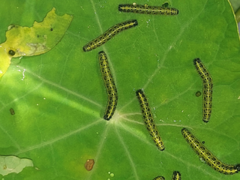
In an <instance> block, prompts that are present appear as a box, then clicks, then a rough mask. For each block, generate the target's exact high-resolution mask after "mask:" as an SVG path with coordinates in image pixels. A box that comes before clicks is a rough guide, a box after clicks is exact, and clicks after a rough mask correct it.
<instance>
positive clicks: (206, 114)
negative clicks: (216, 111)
mask: <svg viewBox="0 0 240 180" xmlns="http://www.w3.org/2000/svg"><path fill="white" fill-rule="evenodd" d="M194 65H195V67H196V69H197V71H198V73H199V74H200V76H201V78H202V79H203V121H204V122H209V120H210V116H211V112H212V88H213V83H212V78H211V76H210V74H209V72H208V71H207V69H206V68H205V67H204V65H203V64H202V62H201V61H200V59H199V58H197V59H194Z"/></svg>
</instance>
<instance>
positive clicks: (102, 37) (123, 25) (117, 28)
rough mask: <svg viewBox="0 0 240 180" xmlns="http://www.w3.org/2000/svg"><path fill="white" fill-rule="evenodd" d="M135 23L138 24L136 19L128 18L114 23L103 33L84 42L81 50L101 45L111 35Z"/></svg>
mask: <svg viewBox="0 0 240 180" xmlns="http://www.w3.org/2000/svg"><path fill="white" fill-rule="evenodd" d="M137 25H138V22H137V20H130V21H126V22H122V23H119V24H116V25H114V26H113V27H111V28H110V29H108V30H107V31H106V32H105V33H103V34H102V35H100V36H99V37H97V38H96V39H94V40H92V41H91V42H89V43H88V44H86V45H85V46H84V47H83V51H85V52H86V51H91V50H93V49H95V48H97V47H99V46H101V45H103V44H104V43H106V42H107V41H109V40H110V39H111V38H112V37H114V36H115V35H117V34H118V33H120V32H121V31H123V30H126V29H129V28H131V27H134V26H137Z"/></svg>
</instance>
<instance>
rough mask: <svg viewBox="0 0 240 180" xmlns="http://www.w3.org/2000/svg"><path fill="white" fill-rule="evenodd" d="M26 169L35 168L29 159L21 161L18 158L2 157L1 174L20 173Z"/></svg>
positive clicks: (0, 158)
mask: <svg viewBox="0 0 240 180" xmlns="http://www.w3.org/2000/svg"><path fill="white" fill-rule="evenodd" d="M25 167H33V163H32V161H31V160H29V159H20V158H18V157H16V156H0V174H1V175H3V176H6V175H8V174H10V173H20V172H21V171H22V170H23V169H24V168H25Z"/></svg>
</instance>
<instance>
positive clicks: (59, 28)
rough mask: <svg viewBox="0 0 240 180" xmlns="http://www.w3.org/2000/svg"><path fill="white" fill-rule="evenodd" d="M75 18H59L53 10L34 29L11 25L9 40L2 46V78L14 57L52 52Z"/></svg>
mask: <svg viewBox="0 0 240 180" xmlns="http://www.w3.org/2000/svg"><path fill="white" fill-rule="evenodd" d="M72 18H73V16H71V15H68V14H64V15H63V16H58V15H57V14H56V13H55V8H53V9H52V10H51V11H50V12H49V13H48V14H47V16H46V17H45V18H44V20H43V21H42V22H40V23H38V22H36V21H35V22H34V24H33V27H22V26H19V25H10V26H9V27H8V31H7V32H6V38H7V40H6V41H5V42H4V43H2V44H0V77H1V76H2V75H3V74H5V72H6V71H7V69H8V67H9V65H10V62H11V58H12V57H21V56H34V55H39V54H43V53H45V52H48V51H49V50H51V49H52V48H53V47H54V46H55V45H56V44H57V43H58V42H59V41H60V40H61V38H62V37H63V35H64V34H65V32H66V30H67V29H68V27H69V25H70V23H71V21H72Z"/></svg>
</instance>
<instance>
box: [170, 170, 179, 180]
mask: <svg viewBox="0 0 240 180" xmlns="http://www.w3.org/2000/svg"><path fill="white" fill-rule="evenodd" d="M172 180H181V173H180V172H179V171H174V172H173V177H172Z"/></svg>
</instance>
